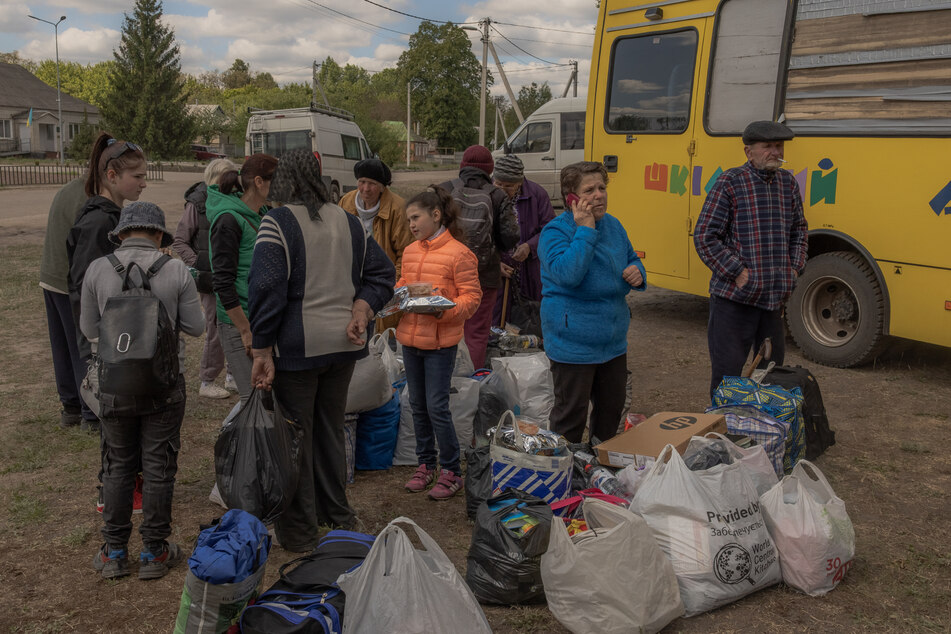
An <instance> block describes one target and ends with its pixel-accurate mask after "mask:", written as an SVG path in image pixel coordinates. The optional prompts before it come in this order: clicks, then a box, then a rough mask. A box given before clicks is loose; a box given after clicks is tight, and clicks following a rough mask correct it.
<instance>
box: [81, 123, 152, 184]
mask: <svg viewBox="0 0 951 634" xmlns="http://www.w3.org/2000/svg"><path fill="white" fill-rule="evenodd" d="M144 162H145V153H144V152H142V148H140V147H139V146H137V145H135V144H134V143H129V142H128V141H117V140H116V139H114V138H112V135H111V134H109V133H108V132H100V133H99V136H98V137H97V138H96V140H95V141H93V144H92V152H90V154H89V169H88V170H87V173H86V195H87V196H89V197H90V198H92V197H93V196H98V195H99V194H100V192H102V187H103V183H104V182H105V178H104V177H105V175H106V171H107V170H109V169H114V170H115V171H116V172H119V173H121V172H123V171H125V170H128V169H132V168H133V167H138V165H139V163H144Z"/></svg>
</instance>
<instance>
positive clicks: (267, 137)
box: [244, 105, 373, 203]
mask: <svg viewBox="0 0 951 634" xmlns="http://www.w3.org/2000/svg"><path fill="white" fill-rule="evenodd" d="M300 148H303V149H306V150H309V151H311V152H313V153H314V154H315V155H316V156H317V159H318V160H319V161H320V167H321V174H322V176H323V179H324V184H325V185H326V186H327V191H328V192H330V194H331V196H332V198H333V201H334V202H335V203H336V202H339V200H340V197H341V196H342V195H343V194H345V193H346V192H348V191H350V190H353V189H356V188H357V179H356V178H355V177H354V175H353V166H354V165H355V164H356V162H357V161H359V160H361V159H365V158H371V157H372V156H373V154H372V153H371V152H370V147H369V146H368V145H367V141H366V139H365V138H364V137H363V132H361V131H360V126H358V125H357V124H356V123H355V122H354V121H353V115H352V114H351V113H349V112H347V111H346V110H342V109H340V108H334V107H332V106H316V105H312V106H311V107H309V108H287V109H284V110H253V111H252V112H251V117H250V118H249V119H248V132H247V136H246V137H245V143H244V153H245V155H246V156H250V155H251V154H257V153H260V152H263V153H265V154H270V155H272V156H276V157H278V158H280V157H281V155H282V154H284V152H287V151H289V150H296V149H300Z"/></svg>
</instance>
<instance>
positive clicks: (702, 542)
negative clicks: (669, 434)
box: [631, 445, 782, 616]
mask: <svg viewBox="0 0 951 634" xmlns="http://www.w3.org/2000/svg"><path fill="white" fill-rule="evenodd" d="M631 510H632V511H635V512H637V513H638V514H639V515H640V516H641V517H643V518H644V520H645V521H646V522H647V525H648V526H650V528H651V532H652V533H653V535H654V539H656V540H657V543H658V544H659V545H660V548H661V550H663V551H664V553H666V554H667V556H668V557H669V558H670V561H671V563H672V564H673V568H674V574H675V575H677V583H678V585H679V586H680V597H681V599H682V600H683V603H684V608H685V610H686V615H687V616H696V615H697V614H701V613H702V612H706V611H707V610H712V609H714V608H718V607H720V606H722V605H726V604H727V603H730V602H732V601H736V600H737V599H740V598H742V597H745V596H746V595H748V594H751V593H753V592H756V591H757V590H761V589H763V588H766V587H768V586H771V585H773V584H774V583H779V581H780V580H781V579H782V573H781V571H780V568H779V560H778V558H777V555H776V547H775V545H774V544H773V540H772V538H771V537H770V536H769V531H768V530H767V529H766V524H765V522H764V521H763V516H762V514H761V512H760V503H759V496H758V495H757V494H756V488H755V487H754V486H753V482H752V480H751V479H750V476H749V473H748V472H747V470H746V468H745V467H744V466H742V465H740V464H738V463H737V464H732V465H719V466H717V467H714V468H712V469H707V470H705V471H691V470H690V469H688V468H687V465H686V464H684V461H683V459H682V458H681V457H680V454H678V453H677V450H676V449H674V446H673V445H667V446H666V447H664V449H663V451H661V452H660V455H658V456H657V461H656V462H655V463H654V465H653V466H652V467H651V470H650V472H648V474H647V477H646V478H645V479H644V482H643V483H642V484H641V487H640V489H639V490H638V491H637V495H635V496H634V500H633V502H631Z"/></svg>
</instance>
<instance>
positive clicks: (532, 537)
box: [466, 489, 552, 605]
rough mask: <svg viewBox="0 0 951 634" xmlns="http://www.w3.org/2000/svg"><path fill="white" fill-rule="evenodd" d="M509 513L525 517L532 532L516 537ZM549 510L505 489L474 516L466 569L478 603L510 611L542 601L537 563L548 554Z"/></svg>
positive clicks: (540, 502) (537, 501) (531, 497)
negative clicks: (504, 607) (509, 520)
mask: <svg viewBox="0 0 951 634" xmlns="http://www.w3.org/2000/svg"><path fill="white" fill-rule="evenodd" d="M513 513H518V514H524V516H525V517H526V518H528V520H529V521H530V522H532V523H534V526H533V527H532V528H531V529H530V530H528V531H527V532H525V533H524V534H522V533H520V532H519V531H518V530H513V526H514V525H515V523H510V524H509V525H508V526H507V525H506V518H509V517H511V516H512V514H513ZM551 521H552V513H551V507H550V506H548V504H546V503H545V501H544V500H542V499H540V498H537V497H535V496H534V495H531V494H529V493H525V492H524V491H520V490H518V489H507V490H506V491H505V492H504V493H502V494H501V495H498V496H496V497H494V498H491V499H489V500H486V501H485V502H483V503H482V504H481V505H480V506H479V510H478V512H477V513H476V525H475V528H474V529H473V531H472V544H471V546H469V556H468V558H467V565H466V583H468V584H469V587H470V588H471V589H472V592H473V594H475V597H476V599H478V600H479V602H480V603H498V604H502V605H514V604H517V603H541V602H544V601H545V589H544V586H543V585H542V574H541V559H542V555H543V554H545V552H546V551H547V550H548V537H549V534H550V533H551Z"/></svg>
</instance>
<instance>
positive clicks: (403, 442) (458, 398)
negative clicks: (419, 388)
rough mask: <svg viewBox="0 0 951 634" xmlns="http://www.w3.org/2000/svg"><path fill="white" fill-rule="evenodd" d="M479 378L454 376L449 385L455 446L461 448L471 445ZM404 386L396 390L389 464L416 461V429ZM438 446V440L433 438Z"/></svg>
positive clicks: (477, 403)
mask: <svg viewBox="0 0 951 634" xmlns="http://www.w3.org/2000/svg"><path fill="white" fill-rule="evenodd" d="M479 385H480V383H479V381H477V380H475V379H470V378H468V377H461V376H454V377H452V381H451V383H450V388H449V411H450V412H451V413H452V424H453V426H454V427H455V428H456V438H457V439H458V440H459V449H460V450H462V451H465V450H466V449H468V448H469V447H470V446H471V445H472V422H473V420H474V419H475V413H476V410H477V409H478V408H479ZM407 389H408V388H406V387H405V386H404V387H403V390H402V391H401V392H400V432H399V436H398V437H397V440H396V451H395V452H393V465H394V466H401V465H417V464H419V461H418V460H417V458H416V429H415V427H413V410H412V408H411V407H410V404H409V392H408V391H407ZM436 446H437V448H438V446H439V442H438V441H437V442H436Z"/></svg>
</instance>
